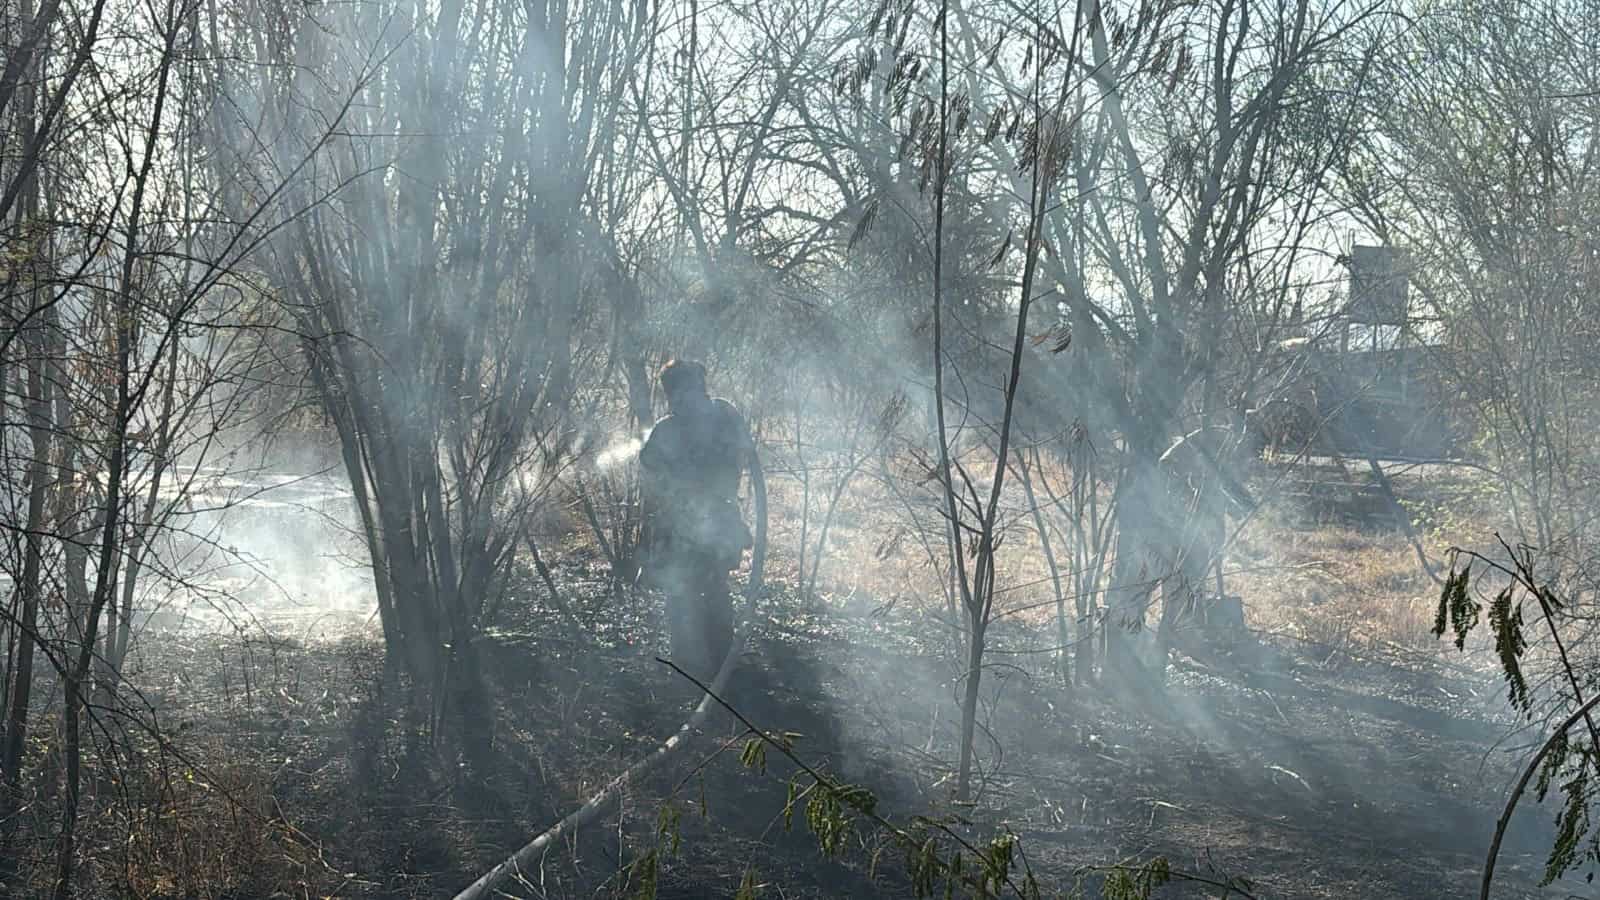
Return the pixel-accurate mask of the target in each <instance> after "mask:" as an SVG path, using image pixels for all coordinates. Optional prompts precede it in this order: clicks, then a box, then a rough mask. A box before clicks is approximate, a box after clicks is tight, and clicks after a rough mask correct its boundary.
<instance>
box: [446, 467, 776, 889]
mask: <svg viewBox="0 0 1600 900" xmlns="http://www.w3.org/2000/svg"><path fill="white" fill-rule="evenodd" d="M750 494H751V500H752V502H753V504H754V506H755V520H756V527H755V535H754V537H753V539H752V541H751V544H752V546H751V550H750V578H749V579H748V580H747V581H746V583H745V589H744V596H745V613H744V621H743V622H742V623H741V624H740V625H739V629H738V631H737V632H735V634H734V636H733V641H732V642H731V643H730V644H729V647H728V655H727V656H725V657H723V659H722V665H721V666H719V667H717V674H716V677H715V678H713V679H712V681H711V690H710V692H709V693H706V694H705V695H704V696H702V697H701V698H700V702H699V704H697V705H696V706H695V708H694V711H693V712H692V713H690V715H689V718H688V719H687V720H686V721H685V722H684V723H683V724H682V725H681V726H679V728H678V730H677V732H676V733H674V734H673V735H672V737H670V738H668V739H667V740H666V742H665V743H663V744H662V745H661V746H660V747H657V748H656V749H655V751H653V752H652V753H651V754H650V755H649V756H646V757H645V758H644V759H641V760H639V761H638V762H636V763H634V764H633V765H632V766H629V767H628V769H627V770H626V771H624V772H623V773H622V774H621V775H618V776H617V777H616V778H613V779H612V780H611V781H610V782H609V783H608V784H607V785H606V786H605V787H603V788H601V789H600V791H599V792H598V793H596V794H594V795H593V796H591V797H590V798H589V800H588V801H587V802H585V803H584V804H583V805H582V806H580V807H578V808H577V809H575V810H573V811H572V812H571V813H569V814H568V815H567V816H566V817H565V818H563V819H561V821H559V822H557V823H556V824H554V825H552V826H550V827H549V828H547V829H545V830H544V831H543V832H541V833H540V834H539V835H537V836H536V837H534V839H533V840H531V841H529V842H528V843H526V844H524V845H523V846H522V849H520V850H518V851H517V852H515V853H513V854H511V856H509V857H508V858H506V860H505V861H504V862H502V863H500V864H499V865H497V866H495V867H494V868H492V869H490V870H489V871H488V872H486V873H484V875H483V877H481V878H479V879H478V880H477V881H474V882H473V883H472V884H470V885H468V886H467V888H466V889H465V890H463V891H461V893H459V894H457V895H456V898H455V900H481V898H487V897H490V896H493V893H494V891H495V889H496V888H498V887H499V886H500V885H501V884H502V883H504V882H505V880H506V879H508V878H510V877H512V876H513V875H518V874H520V873H522V872H525V871H530V870H531V869H532V868H533V866H534V863H535V862H536V861H537V860H539V859H541V858H543V856H544V855H545V854H546V853H548V852H549V850H550V848H551V847H554V846H556V842H557V841H558V840H560V839H561V838H562V837H564V836H566V835H568V834H571V833H573V832H575V831H577V830H578V829H580V828H583V827H585V826H587V825H589V824H591V823H593V822H594V821H595V820H597V819H599V818H600V817H601V816H603V815H605V813H606V812H607V811H608V810H610V808H611V807H612V806H613V805H614V804H616V802H617V801H618V800H619V799H620V798H621V796H622V792H623V791H624V790H626V789H627V787H628V786H629V785H631V784H633V783H635V782H637V781H638V780H639V779H641V778H642V777H644V776H645V775H647V774H649V773H651V772H653V771H655V770H656V769H658V768H660V767H661V766H662V765H664V764H665V763H666V762H667V761H668V760H670V759H671V758H673V757H674V756H676V755H677V753H678V751H679V750H681V749H682V748H684V747H685V746H687V745H688V743H689V740H690V738H692V737H693V736H694V734H695V733H696V732H698V731H699V730H700V726H702V725H703V724H705V720H706V717H707V716H709V715H710V713H711V710H712V707H713V706H714V705H715V704H714V703H713V702H712V699H711V695H712V694H719V695H720V694H722V693H723V691H724V690H725V689H726V687H727V685H728V680H729V678H730V677H731V676H732V675H733V670H734V669H736V668H738V665H739V658H740V657H741V656H742V655H743V654H744V645H745V642H746V641H747V640H748V639H749V637H750V632H751V630H752V628H753V627H754V625H755V621H756V617H755V605H756V601H757V600H758V599H759V598H760V597H761V592H762V587H763V584H764V574H765V569H766V561H767V482H766V476H765V475H764V474H763V473H762V471H761V460H760V459H759V458H758V457H756V456H755V455H754V454H752V456H751V460H750Z"/></svg>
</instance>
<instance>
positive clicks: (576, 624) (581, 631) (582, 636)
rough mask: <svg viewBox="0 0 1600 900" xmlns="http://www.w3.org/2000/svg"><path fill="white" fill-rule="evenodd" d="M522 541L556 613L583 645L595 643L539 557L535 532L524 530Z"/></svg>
mask: <svg viewBox="0 0 1600 900" xmlns="http://www.w3.org/2000/svg"><path fill="white" fill-rule="evenodd" d="M522 540H523V542H524V543H526V544H527V545H528V553H529V554H530V555H531V556H532V557H533V568H534V570H535V571H537V572H538V573H539V577H540V578H541V579H543V580H544V586H545V589H546V590H548V591H549V592H550V605H551V606H554V607H555V608H556V612H559V613H560V614H561V615H562V617H564V618H565V619H566V620H567V624H569V625H571V626H572V627H573V630H575V631H576V632H577V633H578V637H579V640H580V641H581V642H582V643H584V644H592V643H594V636H593V635H591V634H589V629H587V628H585V627H584V625H583V621H582V620H581V619H579V618H578V615H577V613H574V612H573V611H572V607H571V606H568V605H567V601H566V598H565V597H562V596H561V591H560V590H558V589H557V588H556V580H555V577H554V576H552V575H551V574H550V567H549V566H547V565H545V564H544V557H542V556H540V555H539V545H538V543H536V542H535V541H534V539H533V531H532V530H531V529H529V528H528V527H526V526H524V527H523V529H522Z"/></svg>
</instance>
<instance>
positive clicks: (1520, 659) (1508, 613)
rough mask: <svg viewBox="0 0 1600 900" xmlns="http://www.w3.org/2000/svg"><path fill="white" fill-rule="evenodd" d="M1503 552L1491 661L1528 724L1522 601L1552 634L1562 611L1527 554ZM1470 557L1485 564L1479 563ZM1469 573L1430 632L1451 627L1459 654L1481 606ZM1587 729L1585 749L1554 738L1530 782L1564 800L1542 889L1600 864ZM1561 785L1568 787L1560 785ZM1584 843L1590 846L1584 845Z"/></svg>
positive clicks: (1578, 698)
mask: <svg viewBox="0 0 1600 900" xmlns="http://www.w3.org/2000/svg"><path fill="white" fill-rule="evenodd" d="M1506 550H1507V553H1508V554H1509V555H1510V557H1511V558H1510V561H1509V563H1508V564H1505V565H1502V564H1498V563H1495V562H1493V561H1489V565H1490V567H1491V568H1492V569H1493V570H1495V571H1496V572H1498V573H1500V574H1502V575H1505V576H1507V577H1508V578H1509V579H1510V583H1509V584H1507V586H1506V587H1505V588H1503V589H1502V590H1500V592H1499V593H1497V594H1496V595H1495V596H1494V599H1493V600H1492V601H1491V602H1490V603H1489V614H1488V617H1487V622H1488V625H1489V630H1490V631H1491V632H1492V633H1493V635H1494V648H1495V656H1496V659H1497V660H1498V662H1499V665H1500V670H1501V673H1502V674H1503V675H1504V677H1505V680H1506V688H1507V694H1508V697H1509V699H1510V701H1511V704H1512V705H1513V706H1514V707H1515V708H1516V709H1517V710H1518V711H1519V712H1521V713H1522V714H1523V715H1524V716H1525V717H1527V718H1529V719H1532V718H1533V717H1534V715H1535V713H1536V712H1537V709H1536V707H1535V702H1534V698H1533V695H1532V693H1531V691H1530V689H1529V685H1528V677H1527V674H1526V672H1525V670H1524V662H1525V654H1526V653H1527V650H1528V636H1527V632H1526V621H1525V619H1524V608H1525V603H1524V602H1523V601H1524V599H1526V598H1531V599H1533V600H1535V601H1537V604H1538V612H1539V613H1541V614H1542V615H1543V616H1544V617H1545V619H1546V621H1547V623H1548V624H1549V626H1550V628H1551V629H1552V631H1553V632H1554V631H1555V630H1556V629H1558V627H1559V625H1558V622H1557V619H1556V617H1555V614H1556V612H1558V611H1560V610H1562V609H1564V608H1565V605H1566V604H1565V603H1564V602H1563V601H1562V599H1561V597H1560V596H1559V595H1558V594H1557V593H1556V592H1555V590H1554V589H1553V588H1551V587H1550V586H1549V585H1547V584H1540V583H1538V582H1537V581H1536V576H1535V574H1534V563H1533V559H1532V554H1531V551H1530V552H1529V553H1527V554H1526V555H1519V554H1517V553H1514V552H1512V551H1511V550H1510V548H1509V547H1507V548H1506ZM1475 557H1476V558H1477V559H1480V560H1481V559H1484V557H1482V556H1476V555H1475ZM1469 571H1470V566H1469V567H1468V568H1465V569H1462V570H1461V571H1460V572H1456V571H1454V570H1453V569H1452V572H1451V574H1450V577H1449V578H1448V579H1446V581H1445V585H1444V588H1443V590H1442V591H1441V594H1440V598H1439V611H1438V616H1437V618H1436V620H1435V622H1434V628H1433V633H1434V635H1435V636H1439V637H1442V636H1444V634H1445V632H1446V630H1447V626H1448V628H1449V629H1450V630H1452V631H1453V632H1454V635H1455V645H1456V647H1457V649H1461V648H1463V647H1465V645H1466V636H1467V634H1468V633H1470V632H1471V631H1472V630H1473V629H1474V628H1476V627H1477V626H1478V624H1479V612H1480V611H1481V607H1480V605H1479V604H1478V603H1477V602H1476V601H1474V600H1473V599H1472V598H1471V597H1470V596H1468V580H1469V574H1468V573H1469ZM1561 660H1562V666H1563V669H1564V670H1565V671H1564V676H1565V678H1566V679H1567V680H1568V682H1569V683H1570V684H1571V685H1572V688H1573V691H1574V695H1573V696H1572V697H1570V698H1568V699H1569V702H1572V703H1581V702H1583V698H1582V695H1581V694H1579V693H1577V691H1578V684H1579V681H1580V679H1579V678H1578V675H1577V673H1576V672H1574V671H1573V670H1572V668H1571V666H1570V663H1569V662H1568V661H1567V659H1566V657H1565V655H1563V656H1562V657H1561ZM1582 680H1585V681H1589V682H1590V687H1591V690H1592V689H1593V681H1592V679H1587V678H1586V679H1582ZM1588 725H1589V727H1588V734H1589V735H1590V742H1584V741H1582V740H1581V739H1575V738H1574V736H1572V735H1569V734H1567V733H1565V732H1563V733H1560V734H1556V735H1553V736H1552V738H1551V742H1550V745H1549V748H1548V750H1547V751H1546V753H1545V756H1544V758H1543V759H1542V760H1541V761H1540V762H1539V769H1538V772H1537V776H1538V778H1537V781H1536V782H1535V793H1536V796H1537V797H1538V799H1539V801H1540V802H1543V801H1544V800H1545V798H1546V797H1547V796H1548V795H1549V792H1550V788H1551V787H1552V786H1553V785H1555V784H1556V783H1557V782H1558V781H1559V782H1560V786H1561V792H1562V794H1563V795H1564V799H1563V801H1562V804H1561V809H1560V811H1559V812H1558V813H1557V816H1556V836H1555V839H1554V841H1553V842H1552V845H1551V848H1550V854H1549V856H1548V857H1547V858H1546V860H1545V870H1544V878H1543V881H1542V882H1541V886H1547V885H1550V884H1553V883H1554V882H1555V881H1556V880H1558V879H1560V878H1561V877H1563V876H1564V875H1566V874H1567V873H1569V872H1571V871H1572V870H1574V869H1576V868H1578V867H1579V866H1581V865H1584V864H1585V863H1590V864H1600V833H1595V832H1594V828H1593V822H1592V819H1591V814H1590V807H1591V806H1592V804H1593V803H1594V801H1595V797H1594V795H1593V793H1592V791H1591V787H1590V786H1591V784H1592V781H1593V779H1592V775H1593V773H1594V772H1596V771H1600V762H1597V759H1596V755H1595V754H1596V748H1595V747H1593V746H1591V743H1592V741H1593V733H1594V725H1593V723H1592V722H1591V723H1588ZM1562 778H1565V780H1564V781H1560V779H1562ZM1585 838H1588V839H1589V840H1588V843H1587V845H1585ZM1590 877H1591V878H1592V877H1593V875H1592V874H1591V875H1590Z"/></svg>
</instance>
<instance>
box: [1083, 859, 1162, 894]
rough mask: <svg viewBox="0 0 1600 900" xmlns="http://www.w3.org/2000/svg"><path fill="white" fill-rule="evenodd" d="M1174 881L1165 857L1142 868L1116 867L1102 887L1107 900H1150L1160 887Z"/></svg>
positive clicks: (1101, 891)
mask: <svg viewBox="0 0 1600 900" xmlns="http://www.w3.org/2000/svg"><path fill="white" fill-rule="evenodd" d="M1170 881H1172V867H1171V865H1170V864H1169V863H1168V862H1167V860H1166V858H1165V857H1159V856H1158V857H1156V858H1155V859H1153V860H1151V861H1149V862H1147V863H1145V864H1144V865H1141V866H1132V867H1129V866H1115V867H1113V868H1112V870H1111V871H1110V872H1108V873H1107V874H1106V877H1105V881H1104V883H1102V884H1101V886H1100V896H1101V897H1103V898H1105V900H1150V898H1151V897H1152V896H1153V895H1154V894H1155V890H1156V888H1158V887H1162V886H1163V885H1166V884H1167V883H1169V882H1170Z"/></svg>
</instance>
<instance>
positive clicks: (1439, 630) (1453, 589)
mask: <svg viewBox="0 0 1600 900" xmlns="http://www.w3.org/2000/svg"><path fill="white" fill-rule="evenodd" d="M1471 575H1472V566H1470V565H1468V566H1467V567H1466V568H1464V569H1462V570H1461V571H1460V572H1451V573H1450V576H1449V577H1448V578H1446V579H1445V582H1444V590H1443V591H1441V592H1440V594H1439V613H1438V615H1437V616H1436V617H1435V618H1434V621H1433V634H1434V636H1435V637H1442V636H1443V635H1444V632H1445V628H1446V625H1447V622H1448V626H1449V627H1450V628H1451V629H1453V630H1454V631H1455V635H1456V649H1457V650H1460V649H1463V648H1464V647H1466V644H1467V634H1468V632H1470V631H1472V629H1474V628H1476V627H1478V615H1479V613H1480V612H1481V611H1482V609H1483V608H1482V607H1481V606H1479V605H1478V602H1477V601H1475V600H1473V599H1472V597H1471V596H1470V595H1469V594H1468V593H1467V584H1468V582H1469V580H1470V578H1471Z"/></svg>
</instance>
